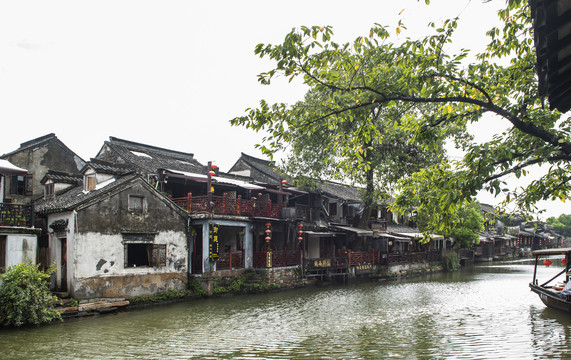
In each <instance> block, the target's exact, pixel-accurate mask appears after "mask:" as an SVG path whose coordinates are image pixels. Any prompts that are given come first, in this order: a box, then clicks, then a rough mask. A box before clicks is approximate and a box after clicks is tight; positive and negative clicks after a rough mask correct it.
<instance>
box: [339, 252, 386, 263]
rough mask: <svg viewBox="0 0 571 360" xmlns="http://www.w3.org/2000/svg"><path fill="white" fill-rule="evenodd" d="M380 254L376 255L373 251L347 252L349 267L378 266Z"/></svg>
mask: <svg viewBox="0 0 571 360" xmlns="http://www.w3.org/2000/svg"><path fill="white" fill-rule="evenodd" d="M379 255H380V254H375V250H371V251H347V258H348V263H349V265H351V266H352V265H359V264H378V261H379V258H380V256H379Z"/></svg>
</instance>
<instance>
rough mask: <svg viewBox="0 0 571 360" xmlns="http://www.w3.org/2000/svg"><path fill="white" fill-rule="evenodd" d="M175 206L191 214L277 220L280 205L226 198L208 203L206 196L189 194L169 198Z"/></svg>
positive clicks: (267, 201) (224, 196) (257, 200)
mask: <svg viewBox="0 0 571 360" xmlns="http://www.w3.org/2000/svg"><path fill="white" fill-rule="evenodd" d="M169 198H170V199H171V200H172V201H173V202H174V203H175V204H177V205H178V206H180V207H181V208H183V209H185V210H186V211H188V212H189V213H191V214H200V213H207V214H218V215H238V216H254V217H269V218H276V219H279V218H280V217H281V210H282V207H283V206H282V205H280V204H275V203H272V202H271V201H270V200H269V199H249V200H246V199H242V197H241V196H240V195H238V196H237V197H235V198H234V197H232V196H228V195H227V194H224V195H223V196H212V197H211V198H210V199H211V201H209V197H208V196H193V195H192V194H191V193H189V194H188V195H187V196H185V197H182V198H173V197H169Z"/></svg>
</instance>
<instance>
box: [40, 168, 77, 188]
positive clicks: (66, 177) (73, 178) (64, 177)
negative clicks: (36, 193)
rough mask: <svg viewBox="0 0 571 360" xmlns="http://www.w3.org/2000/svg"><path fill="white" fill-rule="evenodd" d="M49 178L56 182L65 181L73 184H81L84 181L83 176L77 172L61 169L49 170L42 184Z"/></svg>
mask: <svg viewBox="0 0 571 360" xmlns="http://www.w3.org/2000/svg"><path fill="white" fill-rule="evenodd" d="M47 180H51V181H53V182H54V183H60V184H61V183H64V184H72V185H80V184H81V183H82V182H83V177H82V176H81V175H77V174H69V173H65V172H61V171H55V170H48V172H47V173H46V175H44V177H43V178H42V180H41V181H40V183H41V184H45V183H46V181H47Z"/></svg>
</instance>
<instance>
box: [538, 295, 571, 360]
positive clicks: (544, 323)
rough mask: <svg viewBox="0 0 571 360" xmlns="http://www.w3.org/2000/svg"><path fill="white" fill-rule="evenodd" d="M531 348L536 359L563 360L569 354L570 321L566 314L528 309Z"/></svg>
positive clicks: (554, 310)
mask: <svg viewBox="0 0 571 360" xmlns="http://www.w3.org/2000/svg"><path fill="white" fill-rule="evenodd" d="M529 319H530V329H531V334H530V335H531V336H530V337H531V347H532V350H533V352H534V355H535V356H536V357H541V358H554V359H564V358H567V356H568V354H569V344H568V343H567V339H568V338H570V337H571V319H570V318H569V314H567V313H566V312H563V311H560V310H556V309H551V308H548V307H544V308H537V307H534V306H532V307H530V311H529Z"/></svg>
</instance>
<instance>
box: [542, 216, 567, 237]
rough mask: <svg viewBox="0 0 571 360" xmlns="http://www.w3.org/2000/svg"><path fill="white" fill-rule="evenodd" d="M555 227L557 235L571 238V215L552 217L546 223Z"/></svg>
mask: <svg viewBox="0 0 571 360" xmlns="http://www.w3.org/2000/svg"><path fill="white" fill-rule="evenodd" d="M546 222H547V223H548V224H549V225H551V226H553V230H555V232H556V233H558V234H560V235H563V236H565V237H571V215H568V214H561V215H559V217H557V218H556V217H553V216H552V217H550V218H548V219H547V221H546Z"/></svg>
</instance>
